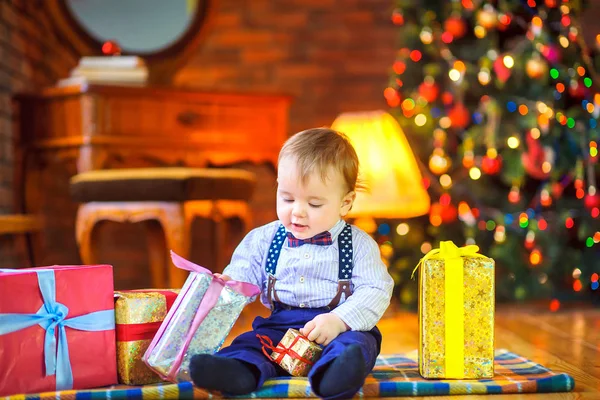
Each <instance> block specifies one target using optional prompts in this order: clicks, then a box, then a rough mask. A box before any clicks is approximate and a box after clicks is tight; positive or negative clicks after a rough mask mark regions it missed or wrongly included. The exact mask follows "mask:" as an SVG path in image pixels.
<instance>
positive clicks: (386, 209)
mask: <svg viewBox="0 0 600 400" xmlns="http://www.w3.org/2000/svg"><path fill="white" fill-rule="evenodd" d="M331 128H332V129H335V130H336V131H338V132H342V133H344V134H346V136H348V138H349V139H350V141H351V142H352V145H353V146H354V148H355V149H356V153H357V154H358V160H359V163H360V167H359V168H360V170H359V179H360V180H362V182H363V183H364V184H365V185H366V187H367V189H368V192H358V193H357V195H356V201H355V202H354V205H353V207H352V211H351V212H350V215H349V216H350V217H353V218H357V217H371V218H411V217H417V216H420V215H424V214H427V212H428V211H429V206H430V198H429V195H428V194H427V191H426V190H425V188H424V186H423V180H422V176H421V172H420V171H419V167H418V165H417V160H416V158H415V156H414V154H413V152H412V150H411V148H410V146H409V144H408V140H407V139H406V136H405V135H404V132H403V131H402V128H401V127H400V125H399V124H398V122H397V121H396V119H394V117H392V116H391V115H390V114H388V113H386V112H385V111H369V112H355V113H343V114H341V115H339V116H338V117H337V118H336V119H335V121H334V122H333V124H332V125H331Z"/></svg>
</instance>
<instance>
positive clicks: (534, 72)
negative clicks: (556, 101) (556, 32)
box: [525, 56, 548, 79]
mask: <svg viewBox="0 0 600 400" xmlns="http://www.w3.org/2000/svg"><path fill="white" fill-rule="evenodd" d="M525 72H527V76H528V77H530V78H532V79H539V78H541V77H542V76H544V75H546V74H547V73H548V65H547V64H546V63H545V62H544V60H542V59H541V58H540V57H539V56H538V57H535V56H534V57H532V58H530V59H529V60H527V63H525Z"/></svg>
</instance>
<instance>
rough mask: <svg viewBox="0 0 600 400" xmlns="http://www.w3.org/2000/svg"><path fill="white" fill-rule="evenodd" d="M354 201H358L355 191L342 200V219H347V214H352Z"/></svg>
mask: <svg viewBox="0 0 600 400" xmlns="http://www.w3.org/2000/svg"><path fill="white" fill-rule="evenodd" d="M354 199H356V192H355V191H351V192H348V193H347V194H346V195H345V196H344V198H343V199H342V209H341V211H340V214H341V216H342V217H345V216H346V214H348V213H349V212H350V210H351V209H352V204H354Z"/></svg>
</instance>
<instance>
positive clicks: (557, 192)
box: [552, 182, 565, 199]
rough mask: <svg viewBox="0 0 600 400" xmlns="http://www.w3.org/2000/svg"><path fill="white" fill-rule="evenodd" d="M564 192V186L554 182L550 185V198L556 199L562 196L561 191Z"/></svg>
mask: <svg viewBox="0 0 600 400" xmlns="http://www.w3.org/2000/svg"><path fill="white" fill-rule="evenodd" d="M564 190H565V188H564V186H563V185H561V184H560V183H558V182H554V183H553V184H552V197H554V198H556V199H558V198H560V196H562V194H563V191H564Z"/></svg>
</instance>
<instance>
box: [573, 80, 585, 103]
mask: <svg viewBox="0 0 600 400" xmlns="http://www.w3.org/2000/svg"><path fill="white" fill-rule="evenodd" d="M569 94H570V95H571V96H572V97H573V98H575V99H577V100H583V99H584V98H585V97H586V94H587V93H586V87H585V86H584V85H582V84H581V83H579V82H577V83H576V84H575V85H569Z"/></svg>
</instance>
